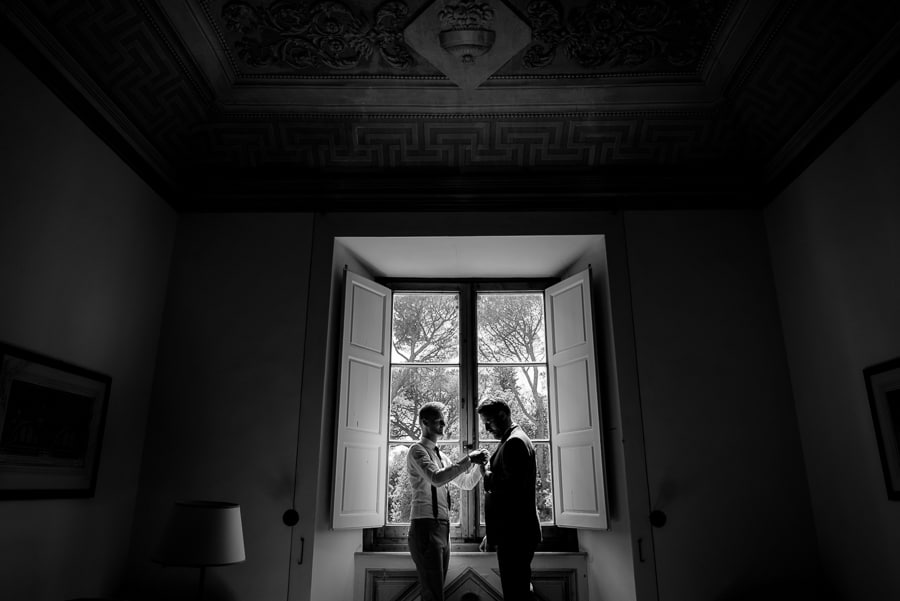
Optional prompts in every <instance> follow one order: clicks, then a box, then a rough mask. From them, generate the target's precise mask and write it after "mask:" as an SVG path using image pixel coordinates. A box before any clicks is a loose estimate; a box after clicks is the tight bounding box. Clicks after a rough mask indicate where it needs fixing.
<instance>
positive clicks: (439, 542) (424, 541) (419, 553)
mask: <svg viewBox="0 0 900 601" xmlns="http://www.w3.org/2000/svg"><path fill="white" fill-rule="evenodd" d="M407 543H408V545H409V554H410V555H412V560H413V563H415V564H416V573H417V574H418V576H419V585H420V586H421V587H422V601H444V580H445V579H446V578H447V568H448V567H449V566H450V523H449V522H447V520H436V519H433V518H417V519H414V520H410V524H409V536H408V538H407Z"/></svg>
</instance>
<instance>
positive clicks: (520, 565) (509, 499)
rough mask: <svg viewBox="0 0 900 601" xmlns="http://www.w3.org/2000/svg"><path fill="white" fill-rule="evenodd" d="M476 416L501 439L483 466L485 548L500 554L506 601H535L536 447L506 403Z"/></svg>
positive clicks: (482, 406) (489, 402)
mask: <svg viewBox="0 0 900 601" xmlns="http://www.w3.org/2000/svg"><path fill="white" fill-rule="evenodd" d="M477 412H478V416H479V417H480V418H481V423H482V424H484V428H485V430H487V431H488V432H489V433H490V434H491V435H493V436H494V438H497V439H499V440H500V444H499V445H498V447H497V450H496V451H494V454H493V455H491V460H490V466H489V467H487V466H485V467H483V469H484V470H485V473H484V499H485V505H484V519H485V529H486V536H485V537H484V540H483V541H482V542H481V549H482V551H486V550H488V549H489V548H492V547H493V548H496V550H497V564H498V567H499V568H500V584H501V586H502V587H503V599H504V600H505V601H531V600H532V599H534V596H533V594H532V587H531V560H532V559H534V551H535V549H536V548H537V545H538V543H540V542H541V523H540V520H539V519H538V515H537V508H536V505H535V490H534V489H535V479H536V477H537V465H536V463H535V460H534V445H533V444H532V443H531V439H530V438H528V435H527V434H525V432H524V431H523V430H522V428H521V427H519V426H518V425H517V424H515V423H513V421H512V417H511V416H510V410H509V405H507V404H506V402H505V401H502V400H499V399H493V398H486V399H483V400H482V401H481V402H480V403H479V404H478V408H477Z"/></svg>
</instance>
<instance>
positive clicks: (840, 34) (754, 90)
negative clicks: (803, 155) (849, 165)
mask: <svg viewBox="0 0 900 601" xmlns="http://www.w3.org/2000/svg"><path fill="white" fill-rule="evenodd" d="M809 7H812V9H811V10H810V9H809ZM801 8H807V9H806V10H801ZM776 19H777V21H778V33H779V35H778V36H777V38H775V39H774V40H773V41H771V43H769V44H767V45H763V44H760V47H759V48H756V49H754V50H755V52H756V54H751V55H750V57H749V58H748V60H749V61H752V66H750V67H748V68H747V69H746V70H745V71H744V79H745V81H744V82H743V85H742V86H741V88H740V89H739V90H734V91H733V92H732V94H733V95H734V99H735V100H734V102H735V104H734V106H735V114H736V116H737V120H738V124H739V125H740V126H741V127H742V129H744V130H746V132H747V136H748V140H747V143H748V144H747V147H746V148H745V149H746V150H747V151H748V152H751V153H754V154H759V153H761V152H764V151H765V150H766V149H771V148H778V147H780V145H781V144H782V143H784V142H785V141H786V139H785V138H786V137H789V136H790V135H791V134H792V133H793V132H794V131H796V129H795V128H792V127H785V124H787V123H791V124H802V123H803V122H805V121H806V119H808V118H809V117H810V116H811V115H812V113H813V112H814V111H815V109H816V108H817V107H818V106H820V105H821V104H822V102H823V101H825V100H826V99H827V95H828V94H829V93H830V92H831V91H832V90H833V89H834V88H835V86H836V85H838V84H839V83H840V82H841V81H842V80H843V79H844V78H845V77H846V76H847V74H848V73H849V72H851V71H852V69H853V68H854V67H855V66H856V65H858V64H859V63H860V61H862V60H863V59H864V58H865V56H866V55H867V54H868V53H869V52H870V51H871V50H872V48H871V46H870V45H869V44H867V43H865V41H866V40H880V39H882V37H883V36H884V35H885V34H886V33H887V32H888V31H889V30H890V29H891V28H892V27H895V26H896V24H897V21H898V19H900V2H884V3H873V4H871V5H869V4H866V5H865V6H864V7H863V6H862V5H859V4H854V3H849V2H815V1H813V0H809V1H808V2H786V3H784V4H783V5H782V6H781V12H780V14H778V15H777V16H776ZM835 23H837V24H839V29H835V27H834V24H835ZM823 31H829V35H827V36H823V35H822V32H823ZM836 39H840V40H841V41H840V43H838V44H836V43H834V40H836ZM765 41H768V40H765ZM875 58H876V60H878V59H881V58H883V57H875ZM798 66H800V67H801V68H797V67H798Z"/></svg>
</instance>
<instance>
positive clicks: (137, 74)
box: [28, 0, 212, 157]
mask: <svg viewBox="0 0 900 601" xmlns="http://www.w3.org/2000/svg"><path fill="white" fill-rule="evenodd" d="M28 9H29V10H30V11H32V13H33V14H34V15H35V16H36V17H37V18H38V20H39V21H40V23H41V25H42V26H43V27H45V28H46V30H47V31H48V32H49V33H50V35H53V36H54V37H55V38H56V39H58V40H61V43H62V44H63V45H64V46H65V49H66V52H67V53H68V54H69V55H71V57H72V58H74V59H75V60H76V61H77V62H78V63H79V64H80V65H82V66H83V68H84V69H85V70H86V71H87V72H88V75H89V76H90V77H91V78H93V80H94V81H95V82H96V83H97V84H98V85H99V86H100V87H101V88H102V89H103V91H104V93H105V95H106V96H107V97H108V98H109V99H110V100H111V101H113V102H114V103H115V105H116V106H117V108H118V109H119V111H121V113H123V114H124V115H127V116H128V117H130V118H131V121H132V123H133V124H134V125H135V126H137V127H138V129H139V130H140V131H141V132H142V133H143V134H144V135H145V136H146V137H147V138H148V139H150V140H151V141H152V142H153V143H154V144H155V145H156V146H157V148H158V149H160V150H163V151H164V152H165V153H166V154H167V155H168V156H170V157H172V156H173V155H174V156H175V157H177V156H178V155H183V153H184V152H185V139H186V138H187V136H188V134H189V132H190V130H191V128H192V126H193V125H194V124H196V123H197V122H198V121H201V120H203V119H204V118H205V115H206V113H207V110H208V106H209V104H210V102H211V98H212V94H211V91H210V90H209V89H208V87H207V86H206V84H205V83H204V82H203V80H202V77H201V76H200V75H199V73H198V71H197V70H196V67H195V66H194V65H193V63H192V58H191V57H190V55H189V54H188V53H187V51H186V50H185V49H184V48H182V47H181V46H180V45H178V44H177V43H175V42H174V41H175V40H178V39H179V38H178V36H177V35H175V33H174V31H173V30H171V28H170V26H169V25H168V22H167V20H166V18H165V17H164V15H163V14H162V13H161V12H160V11H159V8H158V7H157V6H156V5H155V4H154V3H153V2H145V1H143V0H91V2H89V3H85V2H84V1H83V0H62V1H60V0H57V1H51V0H33V1H31V2H29V3H28Z"/></svg>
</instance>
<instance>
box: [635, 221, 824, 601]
mask: <svg viewBox="0 0 900 601" xmlns="http://www.w3.org/2000/svg"><path fill="white" fill-rule="evenodd" d="M625 223H626V233H627V239H628V257H629V266H630V275H631V294H632V299H633V303H634V320H635V346H636V349H637V357H638V372H639V374H640V375H639V378H640V389H641V407H642V410H643V416H644V432H645V436H646V447H647V478H648V482H649V487H650V499H651V504H652V507H651V509H654V510H659V511H662V512H664V513H665V514H666V517H667V522H666V524H665V526H663V527H661V528H657V529H655V530H654V543H655V549H656V563H657V574H658V580H659V599H660V601H682V600H686V599H690V600H710V601H712V600H716V601H726V600H738V599H740V600H748V601H749V600H757V599H759V600H763V599H793V600H799V599H818V598H819V597H818V596H817V595H818V592H817V590H816V588H815V586H814V585H815V584H816V581H817V579H818V574H817V569H818V566H817V558H816V547H815V532H814V529H813V521H812V515H811V506H810V500H809V494H808V490H807V487H806V475H805V469H804V464H803V455H802V451H801V445H800V436H799V431H798V428H797V421H796V416H795V412H794V406H793V400H792V397H791V388H790V379H789V372H788V365H787V360H786V356H785V351H784V344H783V340H782V334H781V328H780V324H779V318H778V307H777V303H776V296H775V288H774V280H773V278H772V273H771V269H770V267H769V259H768V249H767V244H766V236H765V229H764V223H763V220H762V218H761V215H760V213H759V212H758V211H669V212H660V211H646V212H629V213H628V214H627V215H626V219H625Z"/></svg>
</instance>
